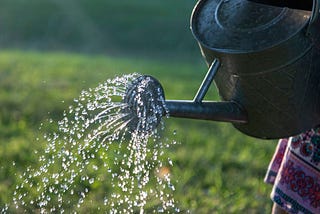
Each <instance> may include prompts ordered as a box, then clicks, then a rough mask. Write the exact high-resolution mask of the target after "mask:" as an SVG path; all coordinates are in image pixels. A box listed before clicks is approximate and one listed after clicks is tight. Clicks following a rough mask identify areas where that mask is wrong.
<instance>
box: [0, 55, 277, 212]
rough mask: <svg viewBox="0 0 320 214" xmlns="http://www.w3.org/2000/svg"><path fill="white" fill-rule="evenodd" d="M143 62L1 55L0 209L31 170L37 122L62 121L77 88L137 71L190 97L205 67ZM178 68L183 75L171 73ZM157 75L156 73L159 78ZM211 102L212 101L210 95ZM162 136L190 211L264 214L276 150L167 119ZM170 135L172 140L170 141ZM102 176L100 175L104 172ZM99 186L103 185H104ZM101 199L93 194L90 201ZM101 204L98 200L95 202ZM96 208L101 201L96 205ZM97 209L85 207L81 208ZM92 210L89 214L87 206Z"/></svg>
mask: <svg viewBox="0 0 320 214" xmlns="http://www.w3.org/2000/svg"><path fill="white" fill-rule="evenodd" d="M181 64H182V63H181V62H179V61H176V62H173V63H171V62H165V61H162V62H161V61H150V60H148V61H145V60H137V59H135V60H132V59H123V58H115V57H107V56H85V55H74V54H67V53H45V52H41V53H40V52H21V51H3V52H0V77H1V78H0V85H1V86H2V90H1V93H0V99H1V103H0V109H1V110H0V122H1V123H0V132H1V135H0V137H1V138H0V141H1V144H0V162H1V163H5V164H1V167H0V195H1V197H0V203H1V204H0V205H1V206H3V205H4V204H5V203H8V202H9V199H10V196H12V193H13V191H14V187H15V184H16V183H17V182H18V181H19V178H17V176H16V175H17V174H20V173H22V172H23V171H24V170H25V167H26V166H29V165H31V166H33V167H36V166H37V165H38V164H39V163H37V155H36V154H34V150H35V149H37V150H39V151H41V150H42V149H43V148H44V147H45V142H41V141H40V143H39V142H38V141H36V140H35V139H36V138H37V137H39V136H41V135H43V133H44V132H45V131H46V132H47V131H50V130H52V129H51V128H50V127H45V129H44V130H43V129H42V130H39V129H38V128H39V126H40V123H45V122H46V120H47V119H49V118H54V119H55V120H56V121H57V120H59V119H60V118H61V117H62V113H63V111H64V110H66V109H67V108H68V106H69V105H70V104H71V103H72V100H73V99H74V98H76V97H78V95H79V94H80V92H81V90H83V89H87V88H89V87H95V86H97V84H98V83H99V82H103V81H104V80H106V79H107V78H113V77H114V76H115V75H121V74H124V73H131V72H140V73H148V74H151V75H154V76H156V77H157V78H158V79H159V80H160V81H161V82H163V86H164V88H165V91H166V95H167V97H168V98H169V99H176V98H183V99H188V98H192V96H193V94H194V91H196V89H197V85H198V84H199V81H200V80H201V78H202V75H203V74H201V73H200V72H195V71H199V70H203V69H204V65H203V64H188V63H185V62H184V63H183V65H181ZM177 69H179V70H183V72H175V71H176V70H177ZM160 74H161V75H160ZM210 96H211V97H209V98H210V99H216V93H215V92H214V90H213V89H212V91H211V92H210ZM165 122H166V127H167V130H168V131H167V132H166V133H164V136H163V137H168V138H175V139H176V140H177V141H178V142H179V144H178V145H176V146H174V147H173V148H171V149H170V150H168V151H166V152H167V155H168V157H170V158H171V159H172V160H173V161H174V166H173V167H171V168H170V170H171V172H172V176H173V177H172V179H173V181H174V182H175V185H176V191H175V199H176V200H177V201H178V203H179V206H180V207H181V209H182V210H184V211H185V210H190V211H191V212H192V213H212V212H216V213H239V212H240V213H250V212H251V213H265V212H269V211H270V206H271V205H270V200H269V197H268V195H269V192H270V190H271V189H270V187H269V186H267V185H266V184H264V183H263V177H264V173H265V170H266V168H267V165H268V162H269V160H270V158H271V156H272V152H273V149H274V146H275V144H274V143H272V141H271V142H265V141H262V140H258V139H254V138H250V137H247V136H245V135H243V134H241V133H239V132H238V131H237V130H235V129H234V128H233V127H232V126H231V125H230V124H226V123H216V122H204V121H194V120H187V119H174V118H169V119H166V120H165ZM173 130H177V135H176V136H173ZM99 173H104V172H103V170H102V171H101V172H99ZM101 188H102V186H101ZM95 194H97V195H100V194H101V189H99V188H96V189H93V190H92V192H91V193H90V196H91V197H94V196H95ZM97 201H98V200H97ZM97 203H98V202H97ZM97 206H99V204H95V203H94V204H92V203H88V204H86V205H85V206H84V208H83V209H84V210H86V209H88V210H90V209H93V207H97ZM90 207H91V208H90Z"/></svg>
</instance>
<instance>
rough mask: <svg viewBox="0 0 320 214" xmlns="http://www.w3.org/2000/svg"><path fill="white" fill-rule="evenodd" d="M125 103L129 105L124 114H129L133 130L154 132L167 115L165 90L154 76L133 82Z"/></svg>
mask: <svg viewBox="0 0 320 214" xmlns="http://www.w3.org/2000/svg"><path fill="white" fill-rule="evenodd" d="M123 102H124V103H126V104H127V106H126V107H125V108H124V110H123V112H124V113H126V114H128V116H127V117H126V118H127V119H129V120H130V122H129V123H128V127H129V128H130V129H131V130H138V131H139V130H143V131H152V130H154V129H155V128H156V127H157V126H158V125H159V123H160V121H161V118H162V116H163V115H165V114H166V110H165V98H164V91H163V88H162V86H161V84H160V83H159V81H158V80H156V79H155V78H154V77H152V76H148V75H142V76H139V77H138V78H137V79H135V80H133V81H132V82H131V84H130V85H129V86H128V87H127V91H126V95H125V97H124V99H123Z"/></svg>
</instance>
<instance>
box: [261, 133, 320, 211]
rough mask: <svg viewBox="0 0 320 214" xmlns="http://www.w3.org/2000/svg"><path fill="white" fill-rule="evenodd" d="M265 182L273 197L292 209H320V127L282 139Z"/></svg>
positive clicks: (283, 206) (278, 202)
mask: <svg viewBox="0 0 320 214" xmlns="http://www.w3.org/2000/svg"><path fill="white" fill-rule="evenodd" d="M265 182H267V183H270V184H273V190H272V193H271V199H272V200H273V201H274V202H275V203H277V204H278V205H279V206H280V207H282V208H283V209H284V210H286V211H287V212H289V213H320V128H315V129H312V130H310V131H307V132H305V133H302V134H300V135H297V136H294V137H291V138H289V139H281V140H280V141H279V143H278V146H277V149H276V152H275V154H274V156H273V158H272V161H271V163H270V165H269V169H268V172H267V175H266V177H265Z"/></svg>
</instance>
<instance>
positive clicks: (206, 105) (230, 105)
mask: <svg viewBox="0 0 320 214" xmlns="http://www.w3.org/2000/svg"><path fill="white" fill-rule="evenodd" d="M166 107H167V109H168V112H169V116H170V117H181V118H190V119H201V120H213V121H221V122H235V123H246V122H247V115H246V113H245V111H244V110H243V109H242V108H241V106H239V105H238V104H237V103H236V102H234V101H226V102H194V101H181V100H169V101H166Z"/></svg>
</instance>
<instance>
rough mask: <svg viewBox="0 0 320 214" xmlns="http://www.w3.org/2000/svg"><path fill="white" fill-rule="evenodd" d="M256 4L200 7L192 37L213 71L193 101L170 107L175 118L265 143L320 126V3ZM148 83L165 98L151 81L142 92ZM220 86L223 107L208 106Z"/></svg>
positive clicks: (204, 2)
mask: <svg viewBox="0 0 320 214" xmlns="http://www.w3.org/2000/svg"><path fill="white" fill-rule="evenodd" d="M254 1H255V2H254ZM256 2H259V0H252V1H248V0H200V1H199V2H198V3H197V4H196V6H195V8H194V10H193V13H192V16H191V30H192V33H193V35H194V37H195V38H196V40H197V42H198V43H199V46H200V49H201V52H202V54H203V57H204V58H205V60H206V62H207V64H208V65H209V71H208V73H207V75H206V77H205V78H204V81H203V83H202V84H201V86H200V88H199V90H198V93H197V94H196V96H195V98H194V99H193V100H191V101H179V100H178V101H169V100H166V101H165V102H166V106H167V108H168V110H169V114H170V116H172V117H184V118H194V119H205V120H215V121H225V122H232V123H233V125H234V127H235V128H236V129H238V130H240V131H241V132H243V133H245V134H247V135H250V136H254V137H257V138H264V139H275V138H282V137H287V136H292V135H295V134H298V133H300V132H302V131H305V130H307V129H310V128H312V127H314V126H316V125H318V124H320V18H319V15H318V14H319V5H320V0H313V5H310V6H311V8H304V7H305V6H303V7H300V6H299V7H300V8H295V7H296V5H294V4H291V5H290V1H288V4H287V5H281V6H286V7H277V6H273V5H267V4H261V3H256ZM260 2H262V3H266V2H267V1H263V0H260ZM280 2H283V1H280ZM291 2H292V1H291ZM301 9H303V10H301ZM305 9H309V10H305ZM145 78H148V79H149V80H150V84H152V85H153V88H158V89H159V90H161V91H162V92H161V93H163V89H162V87H161V85H160V83H159V82H158V81H157V80H155V79H154V78H152V77H150V76H145V77H141V78H139V79H138V80H137V81H136V82H135V84H136V85H139V84H140V83H141V81H143V80H144V79H145ZM213 80H214V82H215V84H216V86H217V88H218V90H219V94H220V96H221V99H222V101H220V102H213V101H203V98H204V96H205V94H206V92H207V90H208V88H209V87H210V85H211V83H212V81H213ZM151 88H152V87H151ZM131 91H132V90H131ZM127 100H128V99H127Z"/></svg>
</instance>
